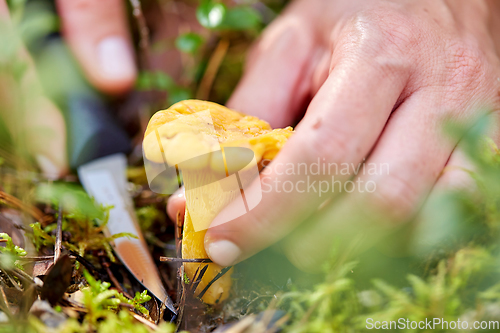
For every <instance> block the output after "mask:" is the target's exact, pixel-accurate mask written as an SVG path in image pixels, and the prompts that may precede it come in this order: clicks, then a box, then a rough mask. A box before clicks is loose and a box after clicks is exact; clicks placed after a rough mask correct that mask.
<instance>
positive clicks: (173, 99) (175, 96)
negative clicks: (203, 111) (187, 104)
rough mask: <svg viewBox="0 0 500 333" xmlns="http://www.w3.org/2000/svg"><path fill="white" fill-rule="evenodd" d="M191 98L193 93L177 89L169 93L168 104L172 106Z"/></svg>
mask: <svg viewBox="0 0 500 333" xmlns="http://www.w3.org/2000/svg"><path fill="white" fill-rule="evenodd" d="M190 98H191V92H190V91H189V90H188V89H185V88H181V87H176V88H174V89H171V90H169V91H168V104H170V105H172V104H175V103H177V102H180V101H184V100H186V99H190Z"/></svg>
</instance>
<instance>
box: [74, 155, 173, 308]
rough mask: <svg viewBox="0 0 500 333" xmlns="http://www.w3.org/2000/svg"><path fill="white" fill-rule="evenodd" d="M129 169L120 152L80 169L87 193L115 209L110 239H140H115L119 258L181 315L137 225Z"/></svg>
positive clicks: (148, 287) (108, 225) (109, 234)
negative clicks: (115, 237) (122, 234)
mask: <svg viewBox="0 0 500 333" xmlns="http://www.w3.org/2000/svg"><path fill="white" fill-rule="evenodd" d="M126 167H127V159H126V157H125V155H124V154H121V153H119V154H114V155H110V156H107V157H103V158H100V159H97V160H94V161H92V162H89V163H86V164H84V165H82V166H80V167H79V168H78V175H79V177H80V181H81V183H82V185H83V187H84V188H85V190H86V191H87V193H88V194H89V195H90V196H92V197H94V199H95V200H96V201H97V202H98V203H99V204H101V205H104V206H113V208H111V210H110V211H109V220H108V224H107V228H106V230H105V234H106V236H112V235H116V234H119V233H124V232H126V233H130V234H132V235H134V236H136V237H137V238H130V237H120V238H117V239H115V240H114V241H113V244H112V246H113V248H114V250H115V253H116V254H117V256H118V257H119V258H120V260H121V261H122V262H123V263H124V264H125V266H126V267H127V268H128V269H129V271H130V272H131V273H132V274H133V275H134V276H135V278H136V279H137V280H138V281H139V282H140V283H141V284H142V285H143V286H144V287H145V288H146V289H148V290H149V291H150V292H151V293H152V294H153V295H154V296H156V297H157V298H158V299H159V300H160V301H161V302H163V303H164V304H165V306H166V307H167V308H168V309H169V310H170V311H172V312H173V313H174V314H177V311H176V310H175V307H174V305H173V303H172V301H171V300H170V298H169V297H168V294H167V291H166V290H165V288H164V286H163V284H162V281H161V279H160V275H159V272H158V268H157V267H156V265H155V263H154V261H153V258H152V257H151V254H150V253H149V250H148V247H147V245H146V241H145V240H144V237H143V235H142V232H141V230H140V228H139V225H138V224H137V217H136V215H135V212H134V206H133V202H132V198H131V197H130V195H129V194H128V192H127V188H126V187H127V181H126V176H125V172H126Z"/></svg>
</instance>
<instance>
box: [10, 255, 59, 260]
mask: <svg viewBox="0 0 500 333" xmlns="http://www.w3.org/2000/svg"><path fill="white" fill-rule="evenodd" d="M17 260H19V261H22V260H25V261H49V260H54V256H38V257H29V256H25V257H19V258H18V259H17Z"/></svg>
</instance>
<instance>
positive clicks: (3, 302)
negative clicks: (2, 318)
mask: <svg viewBox="0 0 500 333" xmlns="http://www.w3.org/2000/svg"><path fill="white" fill-rule="evenodd" d="M0 306H1V307H2V310H3V312H4V313H5V314H6V315H7V317H8V318H9V319H10V320H12V311H11V309H10V306H9V302H8V301H7V296H5V291H4V290H3V287H2V286H0Z"/></svg>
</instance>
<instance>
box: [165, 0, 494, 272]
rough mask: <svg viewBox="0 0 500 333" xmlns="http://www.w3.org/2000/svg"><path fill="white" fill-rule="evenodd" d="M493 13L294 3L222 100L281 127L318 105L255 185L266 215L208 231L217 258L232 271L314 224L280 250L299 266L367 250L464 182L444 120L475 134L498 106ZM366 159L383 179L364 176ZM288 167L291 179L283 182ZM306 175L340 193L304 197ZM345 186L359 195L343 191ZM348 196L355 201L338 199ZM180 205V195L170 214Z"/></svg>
mask: <svg viewBox="0 0 500 333" xmlns="http://www.w3.org/2000/svg"><path fill="white" fill-rule="evenodd" d="M496 6H497V5H496V4H495V3H494V2H493V1H483V0H478V1H466V0H454V1H446V0H437V1H436V0H408V1H396V0H393V1H385V0H377V1H373V0H352V1H342V0H336V1H327V0H307V1H306V0H300V1H297V2H295V3H293V4H292V5H291V7H290V8H288V10H286V12H285V13H284V14H283V15H282V16H281V17H280V18H278V19H277V20H276V21H275V22H274V23H273V24H272V25H271V26H270V27H269V28H268V29H267V30H266V32H265V33H264V35H263V36H262V39H261V40H260V41H259V43H258V44H257V45H256V46H255V48H254V50H253V52H252V53H251V55H250V59H249V62H248V67H247V69H246V73H245V75H244V77H243V78H242V80H241V82H240V84H239V86H238V87H237V89H236V91H235V93H234V94H233V97H232V98H231V100H230V102H229V103H228V104H229V106H230V107H232V108H234V109H237V110H240V111H243V112H245V113H248V114H252V115H255V116H259V117H261V118H263V119H265V120H268V121H269V122H270V123H271V125H272V126H273V127H282V126H285V125H290V124H291V123H292V122H293V121H294V120H296V119H298V118H300V116H301V114H300V112H301V110H302V107H303V105H306V104H307V103H308V101H309V99H310V96H313V98H312V101H311V102H310V104H309V106H308V107H307V112H306V113H305V115H304V116H303V118H302V120H301V121H300V123H299V125H298V126H297V128H296V133H295V134H294V136H293V137H292V138H291V139H290V140H289V142H288V143H287V145H286V146H285V147H284V148H283V150H282V151H281V153H280V154H279V155H278V156H277V158H276V159H275V160H274V161H273V162H272V163H271V164H270V165H269V167H268V168H267V169H266V170H265V172H264V174H263V176H262V177H261V181H262V187H263V190H264V191H263V197H262V201H261V202H260V203H259V205H258V206H257V207H256V208H254V209H253V210H252V211H250V212H248V213H247V214H245V215H243V216H242V217H240V218H237V219H235V220H233V221H231V222H228V223H225V224H221V225H218V226H214V227H212V228H210V229H209V230H208V231H207V234H206V237H205V247H206V250H207V253H208V254H209V256H210V258H211V259H212V260H213V261H214V262H216V263H218V264H220V265H224V266H225V265H231V264H233V263H236V262H238V261H241V260H243V259H245V258H247V257H249V256H251V255H253V254H255V253H256V252H258V251H260V250H262V249H263V248H265V247H267V246H269V245H271V244H273V243H275V242H276V241H278V240H280V239H281V238H283V237H284V236H285V235H287V234H289V233H290V232H291V231H292V230H293V229H295V228H296V227H297V226H299V224H301V223H303V222H304V221H315V223H314V224H312V223H307V224H305V225H303V226H302V227H301V228H300V229H299V231H296V233H295V235H299V236H300V237H296V236H294V235H292V236H291V237H289V238H288V241H287V242H286V243H284V250H285V252H286V253H287V255H288V257H289V258H290V259H291V260H292V261H293V262H295V263H296V264H297V265H299V266H302V267H304V268H309V267H313V266H314V265H315V264H316V263H317V262H320V261H321V260H323V259H324V258H325V256H326V255H328V251H325V250H327V249H329V248H330V247H331V244H332V243H333V242H334V238H335V237H340V238H344V239H345V238H350V237H353V236H358V235H359V234H365V236H367V237H366V238H365V239H367V238H368V239H370V240H371V241H373V240H374V239H376V238H377V236H380V235H382V234H383V233H384V231H388V230H391V229H393V228H394V227H395V226H397V225H398V224H400V223H401V222H402V221H406V220H408V219H410V218H411V217H413V216H414V215H415V213H416V212H417V211H418V210H419V208H420V207H421V205H422V203H423V202H424V200H425V198H426V197H427V196H428V195H429V194H430V193H431V192H432V191H434V192H435V191H439V189H442V188H443V187H449V186H454V185H456V184H457V183H458V182H464V174H465V173H463V172H462V173H461V172H460V171H458V170H459V168H453V169H452V170H454V171H451V172H447V173H445V174H442V171H443V169H444V168H445V167H447V166H456V167H468V166H469V165H468V163H467V161H466V159H465V158H464V157H463V154H461V151H460V147H459V146H458V147H457V142H456V141H452V140H449V139H445V138H444V137H443V131H442V124H443V121H444V120H445V119H452V120H455V121H460V122H466V123H469V124H470V125H471V126H473V123H474V120H475V119H476V118H477V116H478V113H479V112H480V111H489V112H491V111H496V110H498V106H499V104H498V103H499V93H498V92H499V88H500V80H499V77H500V75H499V74H500V71H499V59H498V55H497V48H498V47H499V45H500V43H498V41H497V40H495V35H494V34H493V32H492V30H491V29H493V28H494V27H498V24H499V23H500V21H499V20H498V14H499V10H498V8H496ZM492 114H495V113H493V112H492ZM493 127H494V128H493V134H492V138H493V140H494V141H496V142H499V140H497V137H496V135H495V132H496V129H497V127H496V126H493ZM318 162H319V163H322V165H326V166H327V167H328V166H329V165H332V166H334V170H335V166H336V168H337V169H336V171H334V172H331V169H330V172H320V173H319V174H311V173H310V174H308V175H304V173H302V174H299V173H297V170H298V169H297V168H298V166H300V165H303V164H305V165H306V166H307V167H308V168H309V167H310V166H311V165H313V164H314V163H318ZM361 162H364V163H365V165H367V166H375V172H373V173H369V172H362V171H359V170H357V167H358V165H359V163H361ZM343 165H348V166H349V168H348V172H342V171H341V170H342V166H343ZM290 166H292V167H293V166H295V169H294V170H295V171H292V172H287V169H289V170H290ZM351 166H352V167H351ZM361 170H363V169H361ZM306 176H307V177H310V180H309V182H310V183H312V182H314V181H316V184H319V182H322V181H323V182H329V183H330V185H332V186H331V187H332V188H333V187H334V186H337V185H333V184H331V183H332V182H331V177H332V176H334V177H335V180H336V181H337V180H340V181H341V182H342V184H343V185H339V186H341V189H343V190H344V191H339V190H338V189H337V188H336V189H334V190H332V189H331V188H329V191H327V192H328V193H322V195H319V192H321V190H319V191H318V186H316V190H314V191H312V190H307V188H304V183H301V182H304V181H306V179H305V177H306ZM351 177H354V179H353V183H354V186H355V188H354V190H353V191H352V192H351V191H350V187H349V190H348V189H347V188H345V187H343V186H345V184H347V182H348V180H349V179H350V178H351ZM308 179H309V178H308ZM465 181H466V180H465ZM285 183H286V184H291V188H292V190H291V191H286V189H285V188H284V184H285ZM269 184H271V190H269V191H267V190H266V188H268V185H269ZM276 184H278V185H276ZM279 184H281V185H279ZM299 184H300V185H301V187H300V188H299ZM323 184H326V183H323ZM360 184H361V185H360ZM358 186H359V187H358ZM363 186H364V187H363ZM289 188H290V187H288V188H287V189H289ZM345 191H347V192H351V193H344V194H345V195H344V194H343V195H339V192H345ZM334 197H335V200H332V201H331V202H330V204H329V205H327V206H325V207H323V209H321V210H320V211H317V210H318V207H319V206H320V205H321V204H322V203H324V202H325V200H326V199H332V198H334ZM181 206H182V198H179V196H174V199H172V200H171V202H170V204H169V212H170V214H171V215H172V213H174V212H175V211H177V210H178V209H179V208H180V207H181ZM225 209H228V210H230V209H234V207H233V206H232V205H229V206H228V207H226V208H225ZM340 241H342V239H340ZM364 243H369V242H364ZM365 245H366V244H365Z"/></svg>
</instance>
